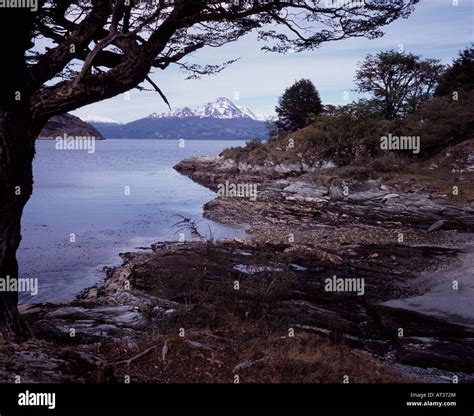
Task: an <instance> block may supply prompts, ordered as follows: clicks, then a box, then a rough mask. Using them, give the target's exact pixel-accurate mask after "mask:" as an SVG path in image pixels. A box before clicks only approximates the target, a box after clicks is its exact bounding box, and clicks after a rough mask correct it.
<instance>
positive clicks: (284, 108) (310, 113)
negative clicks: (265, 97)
mask: <svg viewBox="0 0 474 416" xmlns="http://www.w3.org/2000/svg"><path fill="white" fill-rule="evenodd" d="M322 111H323V105H322V103H321V98H320V97H319V93H318V91H317V89H316V87H315V86H314V84H313V83H312V82H311V81H310V80H309V79H301V80H299V81H296V82H295V83H294V84H293V85H292V86H291V87H288V88H287V89H286V90H285V93H284V94H283V95H282V96H281V97H280V99H279V100H278V107H276V112H277V114H278V121H277V122H276V125H277V127H278V128H279V129H281V130H286V131H295V130H297V129H300V128H303V127H305V126H307V125H308V124H309V122H310V120H311V118H314V117H316V116H318V115H319V114H321V112H322Z"/></svg>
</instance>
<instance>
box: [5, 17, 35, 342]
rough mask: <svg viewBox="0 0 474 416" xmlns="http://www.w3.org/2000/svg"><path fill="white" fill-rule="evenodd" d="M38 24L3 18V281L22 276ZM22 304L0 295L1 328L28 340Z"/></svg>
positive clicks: (8, 334)
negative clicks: (31, 52)
mask: <svg viewBox="0 0 474 416" xmlns="http://www.w3.org/2000/svg"><path fill="white" fill-rule="evenodd" d="M2 13H5V12H2ZM32 23H33V18H32V15H31V13H29V12H25V11H10V12H9V13H5V14H2V15H1V16H0V56H2V59H3V57H5V58H6V59H5V61H4V62H5V63H4V65H5V68H4V70H3V71H2V77H1V78H0V91H1V95H0V279H6V278H7V276H9V277H10V279H17V278H18V263H17V260H16V251H17V249H18V246H19V245H20V241H21V232H20V225H21V215H22V213H23V208H24V206H25V204H26V202H27V201H28V199H29V197H30V195H31V193H32V189H33V174H32V162H33V156H34V135H35V133H34V129H33V128H32V122H31V121H32V117H31V114H30V109H29V97H28V93H27V92H26V91H25V86H26V85H27V68H26V62H25V50H26V49H28V48H29V46H30V38H29V35H30V31H31V27H32ZM17 303H18V292H9V291H5V292H1V293H0V328H1V331H2V333H3V334H4V335H5V336H6V337H8V338H10V339H11V338H17V339H25V338H27V337H28V336H29V335H30V333H29V330H28V327H27V325H26V323H25V322H24V321H23V320H22V319H21V316H20V314H19V313H18V308H17Z"/></svg>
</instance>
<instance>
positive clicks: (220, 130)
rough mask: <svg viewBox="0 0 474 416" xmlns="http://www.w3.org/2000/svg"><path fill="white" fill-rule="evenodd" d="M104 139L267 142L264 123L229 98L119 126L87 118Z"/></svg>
mask: <svg viewBox="0 0 474 416" xmlns="http://www.w3.org/2000/svg"><path fill="white" fill-rule="evenodd" d="M83 120H84V121H87V122H89V123H90V124H92V125H93V126H94V127H95V128H96V129H97V130H99V132H100V133H102V135H104V136H105V137H106V138H136V139H186V140H193V139H208V140H219V139H221V140H232V139H240V140H250V139H255V138H259V139H267V138H268V131H267V127H266V123H265V121H267V120H268V119H265V118H264V117H261V116H256V115H255V114H253V113H252V112H251V111H250V110H249V109H248V108H245V107H241V106H237V105H235V104H234V103H233V102H232V101H231V100H229V99H228V98H224V97H221V98H218V99H217V100H216V101H214V102H210V103H207V104H205V105H204V106H202V107H199V108H197V109H195V110H192V109H190V108H188V107H183V108H180V109H177V110H175V111H170V112H167V113H160V114H158V113H153V114H150V115H149V116H148V117H145V118H142V119H139V120H135V121H132V122H130V123H126V124H123V123H119V122H115V121H113V120H110V119H106V118H103V117H93V116H87V117H84V118H83Z"/></svg>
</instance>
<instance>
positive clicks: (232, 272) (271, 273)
mask: <svg viewBox="0 0 474 416" xmlns="http://www.w3.org/2000/svg"><path fill="white" fill-rule="evenodd" d="M176 170H178V171H179V172H181V173H183V174H185V175H187V176H189V177H190V178H192V179H193V180H194V181H196V182H198V183H200V184H203V185H204V186H207V187H209V188H211V189H213V190H218V189H219V185H220V184H222V183H225V182H229V183H234V184H255V185H256V187H257V188H256V189H257V198H255V199H254V200H251V198H247V197H245V195H244V196H243V197H235V196H226V195H223V196H222V197H218V198H216V199H215V200H213V201H210V202H209V203H207V204H206V206H205V216H206V217H207V218H209V219H213V220H216V221H220V222H224V223H230V224H239V225H242V226H245V227H246V230H247V231H248V232H249V237H248V238H247V239H232V240H224V239H223V240H217V241H212V240H209V241H204V240H203V241H195V242H187V243H171V242H170V243H160V244H155V245H153V246H152V247H151V248H150V249H149V250H144V251H141V252H136V253H125V254H122V258H123V260H124V263H123V265H122V266H120V267H117V268H111V269H107V270H106V279H105V282H104V284H103V285H101V286H100V287H96V288H91V289H88V290H87V291H85V292H84V293H82V294H81V295H80V296H79V297H78V298H77V299H76V300H74V301H73V302H69V303H62V304H42V305H28V306H25V307H23V310H22V312H23V314H24V316H25V318H26V319H27V320H28V322H29V324H30V327H31V329H32V331H33V333H34V335H35V337H34V338H33V339H32V340H31V341H29V342H27V343H24V344H12V343H9V342H5V341H3V342H2V343H0V380H1V381H3V382H14V381H15V377H16V376H20V378H21V381H24V382H119V383H123V382H128V381H130V382H228V383H232V382H333V383H342V382H344V381H347V380H349V382H364V383H365V382H377V383H380V382H447V383H449V382H473V381H474V363H473V362H471V361H469V360H467V359H466V357H472V356H474V311H472V306H471V308H469V307H468V306H467V307H466V311H465V313H464V312H463V313H462V314H461V312H462V311H463V310H462V308H460V309H459V310H458V311H454V312H452V311H451V312H452V313H451V312H450V311H446V310H445V309H443V307H444V308H445V307H446V305H444V306H443V304H442V302H440V304H439V305H438V304H433V305H431V307H432V308H431V310H430V313H426V307H427V306H426V304H425V305H424V307H425V309H424V310H417V307H416V305H412V304H411V305H410V304H407V305H403V304H396V303H395V304H393V303H392V302H393V301H396V300H404V299H416V298H417V297H420V296H421V297H423V296H424V295H425V294H426V293H429V292H430V289H431V288H432V286H433V283H432V281H436V282H437V283H439V279H438V280H437V277H438V278H440V276H443V279H445V280H446V282H444V280H443V282H444V283H446V285H445V287H444V289H443V290H445V291H446V296H448V295H449V296H452V293H453V292H452V291H453V290H457V291H458V292H455V293H459V296H460V297H459V299H460V300H461V299H462V300H463V301H465V300H466V294H469V293H470V292H469V291H470V290H471V286H470V285H473V284H474V283H473V282H472V275H470V276H469V275H466V273H465V272H466V271H467V272H469V271H472V269H471V268H470V267H471V260H470V259H472V256H471V255H470V254H471V253H472V252H471V251H470V250H472V241H473V239H472V235H473V234H472V232H473V229H474V215H473V214H474V209H473V206H472V203H470V202H469V201H466V200H462V199H459V200H456V197H455V196H452V195H449V192H448V191H449V189H447V190H446V192H445V193H442V192H439V190H436V189H432V188H430V185H424V184H423V183H420V181H417V180H416V179H414V180H413V179H409V178H407V177H397V178H389V179H387V178H380V179H379V178H377V179H368V180H355V179H347V178H344V177H342V176H340V175H337V174H328V173H324V172H323V173H321V172H319V173H318V172H315V171H309V170H307V169H304V168H302V167H301V166H291V165H284V166H283V165H282V166H270V167H269V166H266V167H260V168H257V167H252V166H248V165H245V164H239V163H236V162H233V161H232V160H229V159H223V158H193V159H189V160H185V161H183V162H181V163H180V164H179V165H177V166H176ZM466 181H467V182H463V186H464V185H465V184H466V183H468V184H470V182H469V181H470V177H468V179H467V180H466ZM460 259H463V260H462V261H460ZM466 259H467V260H466ZM457 264H459V265H460V266H459V268H457ZM448 266H449V267H448ZM447 267H448V269H449V271H450V273H451V272H452V273H451V274H447V272H446V269H447ZM443 270H444V271H445V273H444V274H442V272H443ZM456 270H458V271H460V270H462V271H463V275H462V276H458V277H456ZM451 276H452V278H451ZM455 277H456V278H455ZM449 279H451V280H449ZM456 279H457V280H458V281H459V282H458V283H459V285H460V287H458V288H457V289H453V288H452V284H453V280H456ZM347 282H352V283H353V284H354V285H353V286H352V287H344V284H345V283H347ZM339 283H341V284H342V286H341V287H339V286H338V284H339ZM359 283H362V286H357V284H359ZM331 284H332V285H333V286H332V287H331ZM328 285H330V286H329V287H328ZM347 289H350V290H347ZM354 289H358V290H354ZM463 294H464V295H463ZM443 295H444V292H442V291H441V295H440V296H443ZM463 296H464V297H463ZM468 299H469V298H468ZM448 304H449V302H448ZM448 306H449V305H448ZM459 311H461V312H459Z"/></svg>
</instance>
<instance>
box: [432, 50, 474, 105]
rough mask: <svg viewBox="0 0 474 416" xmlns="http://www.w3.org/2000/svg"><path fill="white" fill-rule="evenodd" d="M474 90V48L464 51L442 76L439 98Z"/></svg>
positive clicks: (438, 91)
mask: <svg viewBox="0 0 474 416" xmlns="http://www.w3.org/2000/svg"><path fill="white" fill-rule="evenodd" d="M473 89H474V48H473V47H472V46H471V47H469V48H466V49H464V51H462V52H461V53H460V55H459V57H458V58H457V59H456V60H455V61H454V62H453V63H452V64H451V65H450V66H449V67H448V68H447V70H446V71H445V72H444V74H443V75H442V77H441V79H440V81H439V85H438V88H437V89H436V95H437V96H443V95H448V94H449V95H451V94H453V93H454V92H459V91H460V90H463V91H472V90H473Z"/></svg>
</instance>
